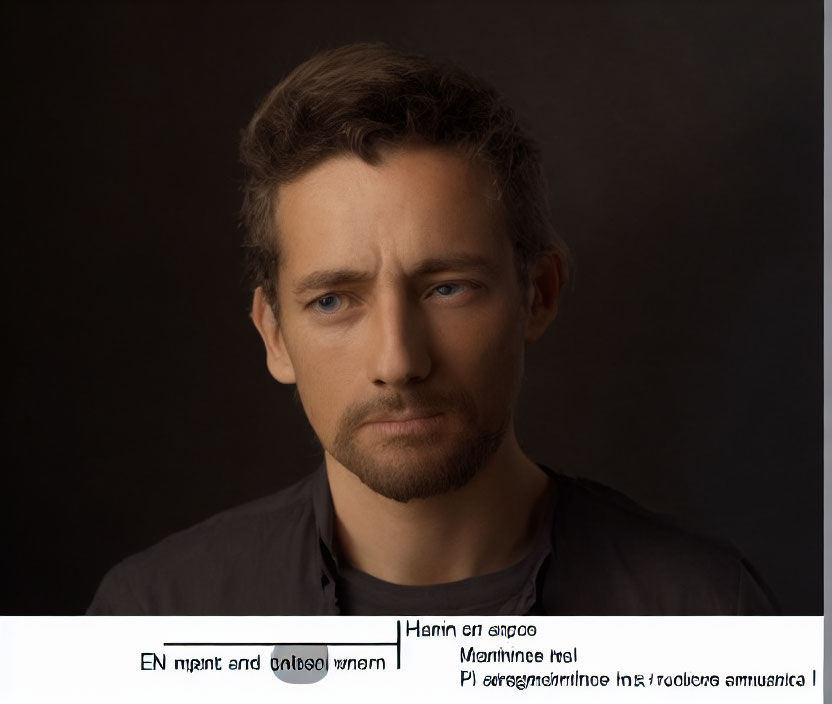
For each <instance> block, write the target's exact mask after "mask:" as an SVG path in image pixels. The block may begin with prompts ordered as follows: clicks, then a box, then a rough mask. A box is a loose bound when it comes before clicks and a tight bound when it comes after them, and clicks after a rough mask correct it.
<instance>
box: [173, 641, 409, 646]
mask: <svg viewBox="0 0 832 704" xmlns="http://www.w3.org/2000/svg"><path fill="white" fill-rule="evenodd" d="M163 645H165V646H171V647H172V646H200V645H213V646H227V645H232V646H267V645H375V646H379V645H398V643H395V642H393V643H332V642H327V643H308V642H305V643H163Z"/></svg>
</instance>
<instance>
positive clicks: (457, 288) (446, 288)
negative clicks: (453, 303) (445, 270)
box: [433, 284, 463, 298]
mask: <svg viewBox="0 0 832 704" xmlns="http://www.w3.org/2000/svg"><path fill="white" fill-rule="evenodd" d="M433 290H434V291H436V293H438V294H439V295H440V296H442V297H443V298H450V297H451V296H456V295H459V294H460V293H462V290H463V286H462V284H442V285H441V286H437V287H436V288H435V289H433Z"/></svg>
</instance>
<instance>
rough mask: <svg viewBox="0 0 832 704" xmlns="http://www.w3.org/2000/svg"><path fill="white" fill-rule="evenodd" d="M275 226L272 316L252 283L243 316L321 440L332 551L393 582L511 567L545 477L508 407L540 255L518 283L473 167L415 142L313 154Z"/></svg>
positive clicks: (500, 220)
mask: <svg viewBox="0 0 832 704" xmlns="http://www.w3.org/2000/svg"><path fill="white" fill-rule="evenodd" d="M276 218H277V225H278V230H279V232H280V233H281V234H280V237H281V241H280V246H281V266H280V271H279V272H278V302H279V310H280V318H279V321H278V320H277V319H276V317H275V315H274V313H273V311H272V310H271V308H270V307H269V306H268V305H267V304H266V302H265V300H264V297H263V294H262V291H260V290H259V289H258V291H256V292H255V296H254V302H253V307H252V319H253V321H254V323H255V325H256V326H257V328H258V330H259V331H260V334H261V335H262V337H263V340H264V343H265V346H266V352H267V364H268V367H269V370H270V371H271V373H272V375H273V376H274V377H275V378H276V379H277V380H278V381H280V382H282V383H286V384H292V383H294V384H297V389H298V393H299V396H300V398H301V401H302V403H303V407H304V410H305V411H306V414H307V416H308V418H309V421H310V423H311V425H312V427H313V429H314V430H315V432H316V433H317V435H318V438H319V439H320V441H321V444H322V446H323V448H324V452H325V462H326V467H327V473H328V476H329V481H330V487H331V490H332V496H333V504H334V508H335V515H336V531H337V539H338V543H339V546H340V549H341V551H342V553H343V555H344V557H345V558H346V559H347V560H349V561H350V562H351V563H352V564H353V565H354V566H356V567H357V568H359V569H362V570H364V571H366V572H368V573H369V574H372V575H374V576H376V577H379V578H381V579H386V580H387V581H391V582H395V583H400V584H432V583H438V582H447V581H453V580H456V579H462V578H465V577H470V576H474V575H478V574H484V573H487V572H491V571H495V570H497V569H500V568H502V567H506V566H508V565H510V564H511V563H513V562H515V561H516V560H518V559H520V558H521V557H522V555H523V552H524V550H525V549H526V548H527V547H528V544H529V541H530V540H531V537H532V535H533V534H534V529H535V527H536V525H537V521H539V520H540V517H541V513H542V511H541V509H542V506H543V505H544V503H545V497H546V495H547V494H548V491H549V490H550V489H551V487H549V483H548V480H547V479H546V477H545V475H543V474H542V473H541V472H540V470H539V469H538V468H537V467H536V466H535V465H534V463H532V462H531V461H530V460H529V459H528V458H527V457H526V456H525V455H524V454H523V453H522V451H521V450H520V448H519V446H518V445H517V441H516V438H515V434H514V426H513V418H512V416H513V408H514V403H515V399H516V396H517V392H518V389H519V385H520V379H521V376H522V372H523V354H524V346H525V343H527V342H532V341H534V340H536V339H538V338H539V337H540V336H541V335H542V334H543V331H544V330H545V328H546V327H547V326H548V324H549V323H550V322H551V320H552V319H553V318H554V316H555V314H556V311H557V294H558V262H557V259H556V257H554V256H548V255H547V256H543V257H541V259H540V261H539V262H537V265H536V266H534V267H533V268H532V277H531V278H532V283H531V284H530V285H529V287H528V288H527V289H526V290H521V289H520V286H519V283H518V280H517V275H516V268H515V264H514V258H513V251H512V247H511V244H510V241H509V238H508V235H507V233H506V229H505V224H504V216H503V210H502V207H501V204H500V203H499V202H498V201H497V200H496V191H495V188H494V186H493V184H492V182H491V178H490V175H489V171H488V170H487V169H486V168H485V167H483V166H480V165H478V164H472V163H470V162H469V161H468V160H466V159H465V158H464V157H462V156H460V155H459V154H457V153H455V152H452V151H441V150H438V149H434V148H429V147H424V148H412V147H411V148H402V149H398V150H390V151H387V152H386V153H385V154H384V158H383V159H382V161H381V163H380V164H377V165H375V166H371V165H369V164H366V163H364V162H363V161H361V160H360V159H359V158H358V157H355V156H351V155H350V156H339V157H335V158H332V159H329V160H328V161H325V162H324V163H323V164H321V165H319V166H317V167H316V168H315V169H313V170H311V171H309V172H308V173H306V174H305V175H303V176H302V177H300V178H299V179H297V180H295V181H293V182H292V183H290V184H287V185H284V186H282V187H280V190H279V193H278V206H277V212H276Z"/></svg>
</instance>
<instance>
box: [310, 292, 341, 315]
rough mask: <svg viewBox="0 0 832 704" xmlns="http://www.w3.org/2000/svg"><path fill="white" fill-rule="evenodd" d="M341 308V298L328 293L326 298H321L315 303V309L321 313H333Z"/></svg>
mask: <svg viewBox="0 0 832 704" xmlns="http://www.w3.org/2000/svg"><path fill="white" fill-rule="evenodd" d="M340 307H341V296H338V295H336V294H334V293H328V294H327V295H326V296H321V297H320V298H319V299H318V300H317V301H315V308H317V309H318V310H319V311H321V312H322V313H334V312H335V311H337V310H338V309H339V308H340Z"/></svg>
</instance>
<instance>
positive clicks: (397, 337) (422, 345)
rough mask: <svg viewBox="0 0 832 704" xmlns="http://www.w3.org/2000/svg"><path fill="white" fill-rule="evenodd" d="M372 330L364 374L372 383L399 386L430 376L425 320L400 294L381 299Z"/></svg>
mask: <svg viewBox="0 0 832 704" xmlns="http://www.w3.org/2000/svg"><path fill="white" fill-rule="evenodd" d="M372 327H373V332H372V335H371V339H370V340H369V345H370V353H369V354H370V362H369V369H368V371H369V375H370V380H371V381H372V382H373V384H375V385H376V386H389V387H400V386H404V385H406V384H409V383H413V382H416V381H421V380H422V379H425V378H426V377H427V376H428V375H429V374H430V370H431V355H430V350H429V346H428V339H427V334H426V332H427V331H426V325H425V320H424V317H423V315H422V314H421V313H420V311H419V306H418V304H415V303H414V302H413V301H411V300H409V298H408V297H407V295H405V294H404V292H397V293H391V294H390V295H386V296H383V297H381V299H380V300H379V301H378V302H377V305H376V310H375V314H374V315H373V326H372Z"/></svg>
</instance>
